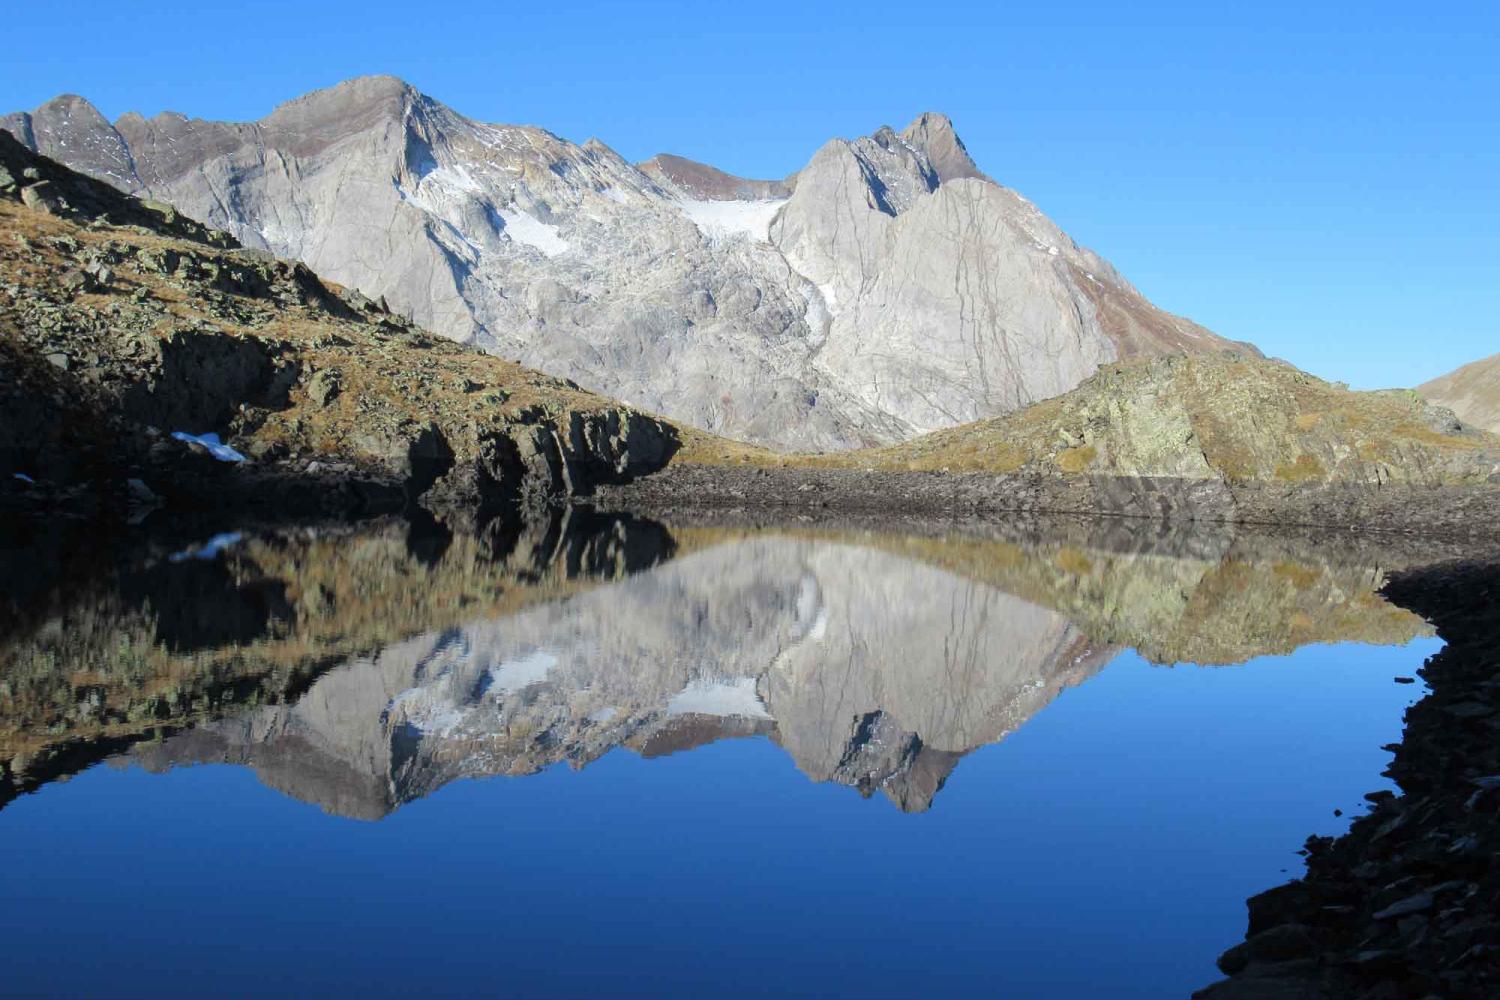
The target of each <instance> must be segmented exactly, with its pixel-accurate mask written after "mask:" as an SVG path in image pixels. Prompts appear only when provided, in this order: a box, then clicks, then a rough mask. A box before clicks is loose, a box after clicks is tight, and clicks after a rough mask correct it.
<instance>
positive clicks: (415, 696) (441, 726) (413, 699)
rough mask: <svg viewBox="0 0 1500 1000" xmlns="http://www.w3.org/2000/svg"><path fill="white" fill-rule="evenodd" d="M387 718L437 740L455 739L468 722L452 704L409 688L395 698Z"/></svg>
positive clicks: (422, 691)
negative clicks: (463, 725) (461, 725)
mask: <svg viewBox="0 0 1500 1000" xmlns="http://www.w3.org/2000/svg"><path fill="white" fill-rule="evenodd" d="M386 714H387V716H388V717H389V718H390V719H391V720H392V721H396V720H399V721H402V722H405V723H406V724H407V725H409V726H413V727H415V728H416V729H419V730H421V731H422V732H423V733H430V734H432V735H436V736H452V735H453V734H455V733H456V732H458V729H459V725H460V724H461V723H462V722H463V720H464V717H463V713H461V712H459V711H458V710H457V709H456V708H454V707H453V705H452V703H450V702H449V701H447V700H446V699H445V698H443V697H442V696H441V695H438V694H435V693H434V692H432V691H429V690H427V689H426V688H420V687H415V688H407V689H406V690H405V691H402V692H401V693H400V694H398V695H396V697H394V698H392V699H391V703H390V706H389V707H388V708H387V709H386Z"/></svg>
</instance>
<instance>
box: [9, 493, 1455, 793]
mask: <svg viewBox="0 0 1500 1000" xmlns="http://www.w3.org/2000/svg"><path fill="white" fill-rule="evenodd" d="M1154 530H1156V529H1154V528H1146V527H1142V526H1139V525H1135V526H1132V525H1129V524H1115V525H1106V526H1086V525H1071V526H1064V527H1062V528H1058V527H1050V528H1049V529H1048V531H1046V532H1045V533H1043V532H1040V531H1036V530H1031V531H1027V530H1022V529H1018V528H1011V529H1006V528H996V527H993V526H991V527H988V528H985V529H983V530H980V529H977V528H973V529H963V528H957V527H953V526H948V527H946V528H935V529H931V530H925V531H916V532H908V533H892V532H888V531H883V530H880V529H878V528H872V529H868V530H845V531H835V530H825V529H822V528H818V527H809V526H802V527H800V528H797V529H793V530H780V529H768V530H752V529H745V528H739V527H723V526H713V527H701V526H699V527H693V526H689V527H669V526H665V525H662V524H659V523H656V522H654V521H649V520H645V519H641V518H636V517H630V516H623V515H606V514H599V513H591V512H570V513H566V514H561V515H558V516H557V517H555V518H552V519H550V520H548V521H545V522H542V523H536V524H527V525H515V524H504V523H498V522H496V523H491V524H488V525H483V526H477V527H470V528H469V529H467V530H456V529H453V528H450V527H447V526H444V525H442V524H441V523H438V522H434V521H431V520H428V521H426V522H413V523H406V522H394V521H392V522H378V523H373V524H368V525H363V526H357V527H348V526H344V527H329V526H321V527H300V528H276V529H265V530H253V529H242V530H240V531H238V532H234V533H227V532H223V531H216V532H212V533H207V534H205V535H203V536H202V538H200V539H199V541H200V542H202V541H203V539H207V538H210V537H212V539H213V541H212V543H211V544H200V545H198V546H196V547H194V546H190V545H189V544H188V542H187V541H185V540H183V539H182V538H180V537H178V538H176V539H174V540H173V541H172V542H170V543H166V542H162V541H160V540H159V539H156V538H154V537H153V536H151V535H150V534H149V533H146V534H144V535H143V536H142V537H141V538H140V539H136V540H120V541H119V542H118V543H117V544H115V545H113V546H105V547H104V548H103V549H102V550H101V548H100V547H99V545H98V543H97V540H95V539H92V538H78V537H71V536H69V535H68V533H67V532H65V531H62V530H60V529H59V530H55V531H52V532H41V533H38V534H32V533H26V534H23V535H21V536H20V537H18V538H12V539H10V540H9V541H8V549H7V551H6V553H5V561H4V566H5V569H4V574H5V578H4V581H3V583H4V603H3V604H0V612H3V614H4V617H3V618H0V804H4V803H6V802H9V801H10V800H12V799H13V798H14V797H15V796H16V795H18V794H21V793H24V792H27V791H30V790H33V789H36V788H37V787H39V786H41V785H43V784H45V783H46V782H48V781H49V780H52V779H55V778H60V777H64V776H66V775H68V774H71V773H74V772H76V771H78V770H80V769H82V768H84V767H87V766H88V765H90V764H92V763H94V762H96V761H99V760H101V759H105V758H117V759H122V760H127V761H131V762H134V763H137V764H140V765H141V766H144V767H145V768H147V769H150V770H166V769H170V768H173V767H177V766H181V765H185V764H194V763H210V762H229V763H234V764H240V765H245V766H248V767H251V768H253V769H254V770H255V772H256V774H257V775H258V776H259V777H260V779H261V780H262V781H263V782H265V783H266V784H268V785H270V786H272V787H274V788H276V789H279V790H280V791H282V792H284V793H286V794H288V795H291V796H294V797H296V798H298V799H301V800H304V801H307V802H313V803H316V804H318V805H320V806H321V807H322V808H324V809H325V810H327V811H329V812H331V813H335V814H339V815H345V816H353V817H359V818H363V819H379V818H380V817H382V816H384V815H386V814H388V813H389V812H391V811H392V810H394V809H396V808H398V807H399V806H400V805H402V804H403V803H406V802H410V801H412V800H414V799H417V798H420V797H422V796H425V795H427V794H429V793H431V792H433V791H434V790H436V789H438V788H440V787H442V786H443V785H445V784H447V783H449V782H451V781H453V780H454V779H456V778H461V777H479V776H487V775H525V774H531V773H534V772H537V771H539V770H541V769H543V768H546V767H548V766H549V765H552V764H555V763H559V762H567V763H569V764H572V765H574V766H584V765H586V764H588V763H589V762H591V761H594V760H596V759H597V758H599V757H601V756H602V755H604V754H606V753H608V752H609V751H611V750H613V749H615V748H618V747H624V748H628V749H630V750H633V751H636V752H638V753H640V754H641V755H643V756H645V757H655V756H660V755H663V754H670V753H675V752H680V751H686V750H690V749H692V748H694V747H697V746H700V745H703V744H706V743H710V742H713V741H717V740H723V739H727V738H733V737H744V736H764V737H768V738H769V739H771V740H773V741H774V742H775V743H777V744H778V745H779V746H780V747H781V748H782V749H783V750H784V751H785V752H786V753H787V754H788V755H790V757H791V758H792V760H794V761H795V763H796V765H797V767H798V768H800V769H801V771H802V772H803V773H804V774H806V775H807V776H808V777H809V778H810V779H812V780H814V781H819V782H834V783H838V784H843V785H848V786H850V787H852V788H855V789H858V790H859V791H860V793H861V794H864V795H871V794H873V793H876V792H879V793H881V794H883V795H885V796H886V797H888V798H889V799H890V800H891V802H893V803H894V804H895V805H896V806H898V807H899V808H900V809H902V810H906V811H921V810H925V809H928V808H929V807H930V806H931V805H932V804H933V799H934V796H935V795H936V794H937V793H938V791H939V790H941V789H942V787H943V785H944V783H945V782H946V781H947V780H948V778H949V776H950V775H951V774H952V772H953V771H954V768H955V766H956V765H957V764H958V763H959V761H960V759H961V758H962V757H963V756H964V755H965V754H967V753H969V752H970V751H972V750H974V749H976V748H978V747H981V746H984V745H986V744H991V743H995V742H997V741H999V740H1002V739H1004V738H1005V737H1006V736H1007V735H1008V734H1010V733H1012V732H1014V731H1015V730H1017V729H1018V728H1019V727H1021V726H1022V725H1024V724H1025V723H1026V721H1027V720H1028V719H1030V718H1032V717H1033V716H1034V715H1036V714H1037V713H1038V712H1040V711H1042V710H1043V709H1045V708H1046V706H1047V705H1048V703H1049V702H1051V701H1052V700H1053V699H1054V698H1055V697H1056V696H1057V695H1058V693H1059V692H1060V691H1062V690H1063V689H1065V688H1067V687H1070V686H1073V685H1077V684H1081V683H1084V682H1086V681H1087V680H1088V679H1089V678H1090V677H1091V676H1092V675H1093V674H1095V673H1096V672H1097V671H1098V670H1099V669H1100V668H1101V667H1102V666H1104V665H1105V664H1106V663H1108V662H1109V661H1110V660H1111V659H1112V658H1113V657H1114V656H1115V655H1116V654H1117V653H1118V652H1120V651H1121V650H1122V649H1124V648H1133V649H1135V650H1137V651H1138V652H1139V653H1140V654H1141V655H1142V656H1144V657H1146V658H1147V659H1148V660H1150V661H1152V662H1156V663H1161V664H1172V663H1179V662H1188V663H1197V664H1232V663H1238V662H1241V661H1243V660H1246V659H1248V658H1250V657H1254V656H1258V655H1263V654H1268V653H1285V652H1290V651H1292V650H1294V649H1296V648H1298V647H1299V646H1302V645H1304V644H1307V643H1312V642H1328V641H1336V640H1355V641H1363V642H1372V643H1396V642H1403V641H1405V640H1408V639H1410V638H1412V637H1413V636H1415V635H1417V634H1419V633H1422V632H1424V631H1425V627H1424V626H1423V625H1422V623H1421V622H1420V621H1419V620H1418V619H1416V618H1415V617H1414V616H1412V615H1410V614H1409V613H1407V612H1405V611H1402V610H1399V609H1397V608H1395V607H1393V606H1391V605H1389V604H1387V603H1385V602H1384V601H1383V600H1382V599H1381V598H1380V597H1379V596H1378V595H1377V594H1376V593H1375V588H1376V587H1377V586H1378V585H1379V583H1380V581H1381V579H1382V576H1383V574H1384V572H1385V571H1386V570H1388V569H1389V568H1391V567H1392V565H1393V564H1399V563H1400V562H1401V560H1402V555H1401V553H1400V551H1399V548H1398V549H1396V550H1393V549H1392V548H1391V547H1389V546H1388V545H1384V544H1382V545H1380V546H1379V547H1375V546H1371V547H1364V548H1362V547H1360V546H1359V545H1357V544H1355V543H1352V542H1348V541H1342V542H1337V543H1333V542H1318V543H1314V542H1311V541H1306V540H1297V539H1288V538H1264V537H1248V536H1235V535H1232V534H1218V535H1194V536H1190V537H1174V536H1157V535H1154V534H1151V532H1152V531H1154ZM85 542H87V545H86V546H85V545H84V543H85ZM1420 555H1421V556H1422V557H1423V558H1426V559H1430V558H1431V557H1432V554H1431V551H1430V549H1424V550H1423V552H1422V553H1420ZM49 568H50V571H51V575H50V576H49V575H48V570H49Z"/></svg>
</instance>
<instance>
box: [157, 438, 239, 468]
mask: <svg viewBox="0 0 1500 1000" xmlns="http://www.w3.org/2000/svg"><path fill="white" fill-rule="evenodd" d="M172 436H173V437H174V438H176V439H177V440H178V441H184V442H188V443H191V444H201V445H202V446H203V447H205V448H207V449H208V453H209V454H210V455H212V456H213V457H214V458H217V459H218V460H219V461H221V462H243V461H244V460H245V456H244V455H241V454H240V453H239V452H237V451H235V450H234V449H233V448H231V447H229V445H227V444H224V443H223V442H222V441H220V440H219V435H217V434H189V433H188V432H187V431H173V432H172Z"/></svg>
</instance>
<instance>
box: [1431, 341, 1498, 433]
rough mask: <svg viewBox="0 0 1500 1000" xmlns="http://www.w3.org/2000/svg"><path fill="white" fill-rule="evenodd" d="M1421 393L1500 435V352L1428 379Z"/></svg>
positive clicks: (1472, 422)
mask: <svg viewBox="0 0 1500 1000" xmlns="http://www.w3.org/2000/svg"><path fill="white" fill-rule="evenodd" d="M1417 392H1419V393H1421V394H1422V395H1423V396H1425V397H1426V398H1428V399H1430V400H1432V402H1434V403H1437V404H1439V405H1440V406H1446V407H1448V408H1449V409H1451V410H1452V411H1453V412H1455V413H1457V414H1458V415H1459V417H1461V418H1462V419H1464V420H1467V421H1468V422H1469V423H1471V424H1474V425H1476V426H1478V427H1483V428H1485V429H1486V430H1490V431H1494V432H1496V433H1497V434H1500V354H1492V355H1490V356H1489V357H1487V358H1483V359H1481V360H1479V361H1473V362H1470V363H1469V364H1466V365H1464V366H1463V367H1462V368H1459V369H1456V370H1455V371H1451V372H1449V373H1448V374H1447V375H1440V376H1438V377H1437V378H1435V379H1433V380H1432V381H1431V382H1424V383H1422V384H1421V385H1419V386H1417Z"/></svg>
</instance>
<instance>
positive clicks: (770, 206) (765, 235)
mask: <svg viewBox="0 0 1500 1000" xmlns="http://www.w3.org/2000/svg"><path fill="white" fill-rule="evenodd" d="M678 204H679V205H681V206H682V214H683V215H686V216H687V217H688V218H689V219H691V220H692V222H693V225H695V226H697V227H698V230H699V231H700V232H702V233H703V235H704V236H709V237H720V238H723V237H728V236H740V235H743V236H748V237H750V238H751V239H752V240H755V241H756V242H758V243H769V242H770V241H771V220H772V219H774V218H776V213H777V212H779V211H781V206H782V205H785V204H786V199H785V198H781V199H778V200H775V201H693V200H683V201H681V202H678Z"/></svg>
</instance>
